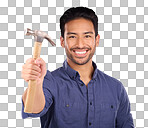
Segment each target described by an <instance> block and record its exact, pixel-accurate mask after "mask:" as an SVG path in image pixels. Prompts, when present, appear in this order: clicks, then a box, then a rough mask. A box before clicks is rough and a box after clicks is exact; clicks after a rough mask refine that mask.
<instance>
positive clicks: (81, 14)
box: [60, 7, 98, 38]
mask: <svg viewBox="0 0 148 128" xmlns="http://www.w3.org/2000/svg"><path fill="white" fill-rule="evenodd" d="M78 18H84V19H87V20H90V21H91V22H92V23H93V26H94V30H95V36H97V35H98V17H97V15H96V14H95V12H94V11H93V10H92V9H89V8H87V7H72V8H69V9H68V10H66V11H65V12H64V14H63V15H62V16H61V18H60V29H61V36H62V37H63V38H64V32H65V24H66V23H68V22H69V21H71V20H74V19H78Z"/></svg>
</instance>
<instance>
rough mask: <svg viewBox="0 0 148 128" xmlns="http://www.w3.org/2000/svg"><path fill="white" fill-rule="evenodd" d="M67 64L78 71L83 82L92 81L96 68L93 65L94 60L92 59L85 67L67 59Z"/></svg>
mask: <svg viewBox="0 0 148 128" xmlns="http://www.w3.org/2000/svg"><path fill="white" fill-rule="evenodd" d="M67 62H68V64H69V66H70V67H71V68H72V69H74V70H75V71H77V72H78V73H79V74H80V78H81V80H82V79H83V80H84V79H85V80H86V79H92V75H93V72H94V68H93V65H92V59H90V60H89V61H88V62H87V63H86V64H84V65H78V64H76V63H74V62H72V61H71V60H70V59H68V58H67Z"/></svg>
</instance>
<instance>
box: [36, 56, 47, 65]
mask: <svg viewBox="0 0 148 128" xmlns="http://www.w3.org/2000/svg"><path fill="white" fill-rule="evenodd" d="M35 64H37V65H40V66H45V65H46V64H45V61H44V60H43V59H42V58H37V59H36V60H35Z"/></svg>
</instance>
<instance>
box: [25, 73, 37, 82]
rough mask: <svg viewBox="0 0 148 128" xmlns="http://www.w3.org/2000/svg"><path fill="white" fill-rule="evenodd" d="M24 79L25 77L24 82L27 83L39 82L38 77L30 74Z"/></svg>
mask: <svg viewBox="0 0 148 128" xmlns="http://www.w3.org/2000/svg"><path fill="white" fill-rule="evenodd" d="M23 77H24V80H25V81H29V80H37V79H38V76H35V75H28V74H27V75H25V74H24V76H23Z"/></svg>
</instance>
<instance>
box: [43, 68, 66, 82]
mask: <svg viewBox="0 0 148 128" xmlns="http://www.w3.org/2000/svg"><path fill="white" fill-rule="evenodd" d="M64 76H66V72H65V70H64V68H63V67H59V68H57V69H55V70H53V71H49V70H47V73H46V75H45V79H52V80H56V79H59V78H62V77H64Z"/></svg>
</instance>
